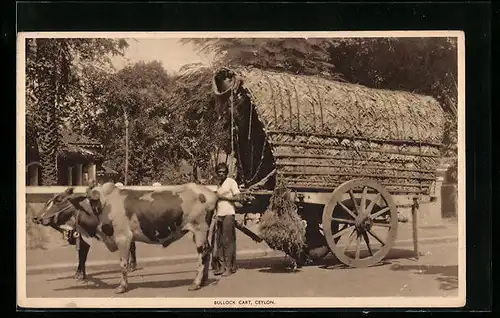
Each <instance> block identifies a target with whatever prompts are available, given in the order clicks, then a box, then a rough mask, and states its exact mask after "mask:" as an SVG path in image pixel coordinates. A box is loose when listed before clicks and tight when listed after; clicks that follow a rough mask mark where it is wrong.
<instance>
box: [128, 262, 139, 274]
mask: <svg viewBox="0 0 500 318" xmlns="http://www.w3.org/2000/svg"><path fill="white" fill-rule="evenodd" d="M127 268H128V271H129V272H130V273H131V272H135V271H136V270H137V264H136V263H129V264H128V266H127Z"/></svg>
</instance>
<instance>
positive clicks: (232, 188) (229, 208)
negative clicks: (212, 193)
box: [217, 178, 240, 216]
mask: <svg viewBox="0 0 500 318" xmlns="http://www.w3.org/2000/svg"><path fill="white" fill-rule="evenodd" d="M217 193H218V194H220V195H223V196H226V197H230V198H231V197H233V196H235V195H237V194H239V193H240V189H239V188H238V184H237V183H236V181H235V180H234V179H232V178H226V180H224V182H223V183H222V184H221V185H220V186H219V188H218V189H217ZM233 214H236V210H235V209H234V205H233V203H232V202H228V201H225V200H220V201H219V202H217V215H219V216H224V215H233Z"/></svg>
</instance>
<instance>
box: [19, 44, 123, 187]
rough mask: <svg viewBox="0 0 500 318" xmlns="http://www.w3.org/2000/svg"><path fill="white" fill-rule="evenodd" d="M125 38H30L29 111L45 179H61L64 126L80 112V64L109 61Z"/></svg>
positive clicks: (27, 68) (27, 49) (27, 99)
mask: <svg viewBox="0 0 500 318" xmlns="http://www.w3.org/2000/svg"><path fill="white" fill-rule="evenodd" d="M126 46H127V43H126V41H124V40H111V39H78V38H75V39H72V38H32V39H27V40H26V46H25V48H26V112H27V114H28V117H29V123H30V125H33V126H34V127H30V128H33V131H34V133H35V134H36V140H37V145H38V151H39V154H40V160H41V164H42V166H43V168H42V183H43V184H44V185H52V184H56V183H57V170H56V166H57V151H58V149H59V146H60V133H61V131H60V128H61V126H62V125H63V124H64V121H65V119H67V118H68V117H69V116H70V115H71V114H73V113H77V112H78V111H77V110H76V109H75V107H76V106H77V105H78V104H79V103H77V102H76V101H77V100H78V93H77V92H78V91H79V88H80V87H81V84H82V72H81V71H80V70H81V67H78V65H79V64H82V63H89V62H92V63H94V64H95V65H97V64H102V65H109V55H110V54H111V55H113V54H122V53H123V51H122V49H123V48H125V47H126Z"/></svg>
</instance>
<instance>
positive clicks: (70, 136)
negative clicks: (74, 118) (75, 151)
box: [61, 129, 101, 146]
mask: <svg viewBox="0 0 500 318" xmlns="http://www.w3.org/2000/svg"><path fill="white" fill-rule="evenodd" d="M61 136H62V142H63V143H65V144H70V145H92V146H101V144H100V143H99V142H98V141H97V140H95V139H92V138H89V137H85V136H82V135H78V134H75V133H73V132H72V131H70V130H68V129H63V130H62V131H61Z"/></svg>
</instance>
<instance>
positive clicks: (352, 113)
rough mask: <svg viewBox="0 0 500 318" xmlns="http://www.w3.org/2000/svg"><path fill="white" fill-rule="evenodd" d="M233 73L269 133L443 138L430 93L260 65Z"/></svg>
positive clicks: (441, 119) (439, 116) (441, 114)
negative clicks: (414, 92)
mask: <svg viewBox="0 0 500 318" xmlns="http://www.w3.org/2000/svg"><path fill="white" fill-rule="evenodd" d="M234 72H235V73H236V74H237V75H238V76H239V77H240V78H241V84H242V86H243V88H244V89H245V90H246V91H247V93H248V95H249V96H250V97H251V100H252V103H253V104H254V105H255V107H256V110H257V113H258V115H259V120H260V121H261V122H263V123H264V125H265V127H266V130H267V131H271V132H273V131H274V132H286V133H289V132H294V133H299V134H309V133H311V134H319V135H321V134H323V135H327V136H346V138H351V137H363V138H366V139H369V140H401V141H410V142H416V143H418V142H421V143H440V142H441V140H442V138H443V125H444V112H443V110H442V108H441V106H440V104H439V103H438V102H437V101H436V100H435V99H434V98H432V97H429V96H423V95H419V94H413V93H409V92H404V91H390V90H382V89H372V88H368V87H365V86H361V85H356V84H350V83H343V82H336V81H329V80H326V79H324V78H321V77H317V76H305V75H290V74H286V73H278V72H272V71H263V70H259V69H255V68H241V69H235V70H234ZM409 76H411V74H409Z"/></svg>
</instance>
